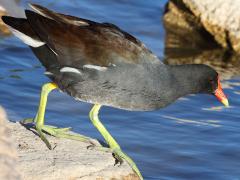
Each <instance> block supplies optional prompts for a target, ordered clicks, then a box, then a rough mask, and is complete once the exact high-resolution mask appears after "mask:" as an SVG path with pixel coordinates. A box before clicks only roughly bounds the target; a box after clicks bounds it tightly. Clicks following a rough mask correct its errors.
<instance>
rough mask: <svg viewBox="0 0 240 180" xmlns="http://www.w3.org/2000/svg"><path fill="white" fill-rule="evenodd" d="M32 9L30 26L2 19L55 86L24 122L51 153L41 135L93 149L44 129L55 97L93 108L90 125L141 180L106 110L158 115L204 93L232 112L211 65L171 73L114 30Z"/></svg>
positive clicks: (59, 132)
mask: <svg viewBox="0 0 240 180" xmlns="http://www.w3.org/2000/svg"><path fill="white" fill-rule="evenodd" d="M30 7H31V8H32V10H25V15H26V17H25V18H17V17H11V16H2V20H3V22H4V23H5V24H6V25H8V26H9V28H10V29H11V31H12V32H13V34H14V35H15V36H16V37H18V38H19V39H20V40H22V41H23V42H24V43H25V44H26V45H28V46H29V47H30V48H31V50H32V51H33V53H34V54H35V56H36V57H37V58H38V59H39V61H40V62H41V63H42V65H43V66H44V67H45V69H46V71H45V73H44V74H45V75H46V76H47V77H48V78H49V79H50V82H47V83H45V84H43V85H42V89H41V95H40V103H39V108H38V112H37V113H36V116H35V118H31V119H27V120H26V121H25V122H27V123H34V124H35V127H36V130H37V132H38V134H39V136H40V138H41V139H42V140H43V141H44V142H45V143H46V145H47V147H48V148H49V149H51V144H50V143H49V142H48V140H47V138H46V137H45V134H44V133H43V132H47V133H48V134H50V135H53V136H56V137H65V138H70V139H76V140H80V141H85V142H90V143H92V142H91V141H90V138H88V137H86V136H83V135H80V134H77V135H71V134H69V133H68V132H67V131H68V130H69V129H68V128H57V127H53V126H48V125H45V123H44V114H45V108H46V104H47V97H48V95H49V93H50V92H51V91H52V90H54V89H58V90H60V91H63V92H65V93H67V94H68V95H70V96H72V97H74V98H75V99H76V100H78V101H82V102H87V103H90V104H93V107H92V109H91V111H90V112H89V117H90V120H91V122H92V123H93V125H94V126H95V127H96V128H97V129H98V131H99V132H100V133H101V135H102V136H103V138H104V139H105V141H106V143H107V144H108V146H109V148H110V149H111V151H112V153H113V155H114V157H115V159H116V163H118V162H120V163H121V162H123V161H124V160H125V161H126V162H127V163H128V164H129V165H130V166H131V167H132V169H133V170H134V171H135V172H136V173H137V175H138V176H139V178H140V179H143V177H142V175H141V172H140V171H139V169H138V167H137V165H136V164H135V163H134V161H133V160H132V159H131V158H130V157H129V156H128V155H127V154H126V153H124V152H123V151H122V149H121V147H120V145H119V144H118V143H117V141H116V140H115V139H114V138H113V137H112V136H111V134H110V133H109V132H108V131H107V129H106V128H105V127H104V125H103V124H102V123H101V121H100V119H99V111H100V108H101V107H102V106H109V107H113V108H118V109H124V110H128V111H154V110H158V109H161V108H164V107H166V106H168V105H170V104H172V103H174V102H175V101H176V100H177V99H178V98H180V97H183V96H186V95H189V94H198V93H204V94H209V95H214V96H216V97H217V99H218V100H219V101H220V102H222V103H223V104H224V105H225V106H229V103H228V99H227V97H226V95H225V94H224V92H223V89H222V86H221V82H220V75H219V74H218V73H217V72H216V71H215V70H214V69H213V68H211V67H209V66H207V65H204V64H185V65H166V64H164V63H163V62H162V61H161V60H160V59H159V58H158V57H157V56H156V55H155V54H154V53H153V52H152V51H150V50H149V49H148V48H147V47H146V46H145V45H144V43H142V42H141V41H140V40H138V39H137V38H135V37H134V36H132V35H130V34H129V33H127V32H126V31H124V30H122V29H120V28H119V27H118V26H116V25H114V24H111V23H106V22H101V23H100V22H95V21H91V20H88V19H83V18H79V17H75V16H71V15H65V14H62V13H58V12H54V11H52V10H49V9H47V8H46V7H43V6H40V5H37V4H30Z"/></svg>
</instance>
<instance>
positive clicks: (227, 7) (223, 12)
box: [167, 0, 240, 53]
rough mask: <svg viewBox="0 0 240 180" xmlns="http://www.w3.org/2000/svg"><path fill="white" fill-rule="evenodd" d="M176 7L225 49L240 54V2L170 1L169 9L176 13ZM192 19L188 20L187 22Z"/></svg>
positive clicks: (234, 0) (208, 0) (222, 0)
mask: <svg viewBox="0 0 240 180" xmlns="http://www.w3.org/2000/svg"><path fill="white" fill-rule="evenodd" d="M174 6H176V7H177V9H182V10H183V11H184V12H186V13H188V14H191V15H192V16H191V18H192V20H193V21H194V23H196V24H198V25H199V26H202V27H204V29H205V30H206V31H207V32H208V33H210V34H211V35H212V36H213V37H214V39H215V41H216V42H217V43H218V44H219V45H221V46H222V47H223V48H225V49H229V50H233V51H235V52H237V53H240V21H239V19H240V11H239V10H238V9H239V8H240V1H238V0H231V1H224V0H215V1H214V0H201V1H199V0H170V1H169V3H168V5H167V8H168V10H169V11H171V12H176V7H174ZM183 6H184V8H183ZM180 16H182V15H178V18H179V17H180ZM183 17H186V16H184V15H183ZM191 18H187V21H189V19H191ZM172 20H173V18H172ZM168 21H169V20H168ZM184 21H186V18H183V20H182V22H184Z"/></svg>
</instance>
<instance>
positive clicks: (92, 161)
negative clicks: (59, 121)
mask: <svg viewBox="0 0 240 180" xmlns="http://www.w3.org/2000/svg"><path fill="white" fill-rule="evenodd" d="M8 126H9V129H10V133H11V135H12V137H13V139H14V142H15V145H16V148H17V152H18V157H19V159H18V163H19V170H20V172H21V174H22V177H23V179H24V180H32V179H34V180H42V179H49V180H66V179H81V180H85V179H86V180H89V179H99V180H100V179H101V180H105V179H116V180H117V179H123V180H130V179H131V180H132V179H133V180H135V179H138V177H137V176H136V175H135V174H134V172H133V171H132V169H131V167H130V166H129V165H128V164H127V163H126V162H124V163H123V164H122V165H121V166H120V167H119V166H114V163H115V159H114V158H113V156H112V154H111V152H103V151H100V150H97V149H93V150H90V149H87V146H89V145H90V144H88V143H83V142H80V141H74V140H68V139H58V138H55V137H52V136H47V138H48V140H49V141H50V143H51V144H52V145H53V147H54V149H53V150H49V149H48V148H47V147H46V145H45V144H44V143H43V142H42V140H41V139H40V138H39V137H38V136H37V135H36V134H35V131H34V130H33V129H32V130H27V129H26V128H25V127H23V126H22V125H20V124H19V123H9V124H8Z"/></svg>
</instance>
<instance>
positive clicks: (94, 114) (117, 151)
mask: <svg viewBox="0 0 240 180" xmlns="http://www.w3.org/2000/svg"><path fill="white" fill-rule="evenodd" d="M100 108H101V105H98V104H96V105H94V106H93V108H92V109H91V111H90V113H89V117H90V119H91V121H92V123H93V125H94V126H95V127H96V128H97V129H98V131H99V132H100V133H101V135H102V136H103V137H104V139H105V141H106V142H107V143H108V145H109V147H110V149H111V150H112V152H113V154H114V157H115V158H116V159H117V160H118V161H119V162H120V163H121V162H123V160H122V159H125V160H126V161H127V163H128V164H129V165H130V166H131V167H132V169H133V170H134V171H135V172H136V173H137V175H138V176H139V178H140V179H143V177H142V175H141V173H140V171H139V169H138V167H137V166H136V164H135V163H134V162H133V160H132V159H131V158H130V157H129V156H128V155H126V154H125V153H124V152H123V151H122V150H121V147H120V146H119V144H118V143H117V142H116V141H115V139H114V138H113V137H112V136H111V134H110V133H109V132H108V131H107V129H106V128H105V127H104V125H103V124H102V123H101V121H100V120H99V118H98V113H99V110H100Z"/></svg>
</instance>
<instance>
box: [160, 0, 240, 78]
mask: <svg viewBox="0 0 240 180" xmlns="http://www.w3.org/2000/svg"><path fill="white" fill-rule="evenodd" d="M189 2H190V1H189ZM199 3H200V1H199ZM163 20H164V21H163V22H164V26H165V29H166V36H165V49H164V62H165V63H166V64H171V65H177V64H178V65H179V64H207V65H209V66H211V67H213V68H214V69H215V70H217V72H218V73H219V74H220V77H221V79H229V78H231V77H233V76H236V75H240V61H239V59H240V53H236V52H234V51H232V50H231V49H230V48H223V47H221V46H220V45H219V43H218V42H217V41H216V40H215V39H214V37H213V36H212V35H211V34H210V33H209V32H208V31H207V30H206V28H205V27H204V25H203V24H202V22H201V21H200V19H199V18H198V17H197V16H196V15H195V14H193V12H192V11H191V10H190V9H189V8H188V7H187V5H186V3H185V2H184V1H183V0H170V1H169V2H168V4H167V5H166V9H165V13H164V16H163Z"/></svg>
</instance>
